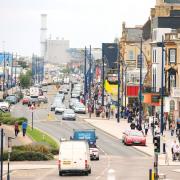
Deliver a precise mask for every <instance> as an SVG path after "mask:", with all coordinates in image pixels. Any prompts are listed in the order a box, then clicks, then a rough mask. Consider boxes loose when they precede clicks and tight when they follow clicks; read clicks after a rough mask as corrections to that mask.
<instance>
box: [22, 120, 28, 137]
mask: <svg viewBox="0 0 180 180" xmlns="http://www.w3.org/2000/svg"><path fill="white" fill-rule="evenodd" d="M22 130H23V136H25V135H26V130H27V122H26V121H24V122H23V123H22Z"/></svg>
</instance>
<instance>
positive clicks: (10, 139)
mask: <svg viewBox="0 0 180 180" xmlns="http://www.w3.org/2000/svg"><path fill="white" fill-rule="evenodd" d="M12 139H14V138H13V137H8V171H7V180H10V167H9V166H10V155H11V152H12Z"/></svg>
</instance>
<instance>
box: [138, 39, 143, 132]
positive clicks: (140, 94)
mask: <svg viewBox="0 0 180 180" xmlns="http://www.w3.org/2000/svg"><path fill="white" fill-rule="evenodd" d="M141 125H142V38H141V46H140V84H139V128H140V129H141V128H142V127H141Z"/></svg>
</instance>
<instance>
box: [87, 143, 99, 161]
mask: <svg viewBox="0 0 180 180" xmlns="http://www.w3.org/2000/svg"><path fill="white" fill-rule="evenodd" d="M89 151H90V158H91V160H99V149H98V148H97V147H96V145H95V144H93V145H89Z"/></svg>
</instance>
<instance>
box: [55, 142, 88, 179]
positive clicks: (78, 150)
mask: <svg viewBox="0 0 180 180" xmlns="http://www.w3.org/2000/svg"><path fill="white" fill-rule="evenodd" d="M58 169H59V176H62V175H64V174H67V173H82V174H85V175H88V174H90V173H91V164H90V155H89V147H88V143H87V141H85V140H76V141H75V140H70V141H62V142H61V145H60V149H59V161H58Z"/></svg>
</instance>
